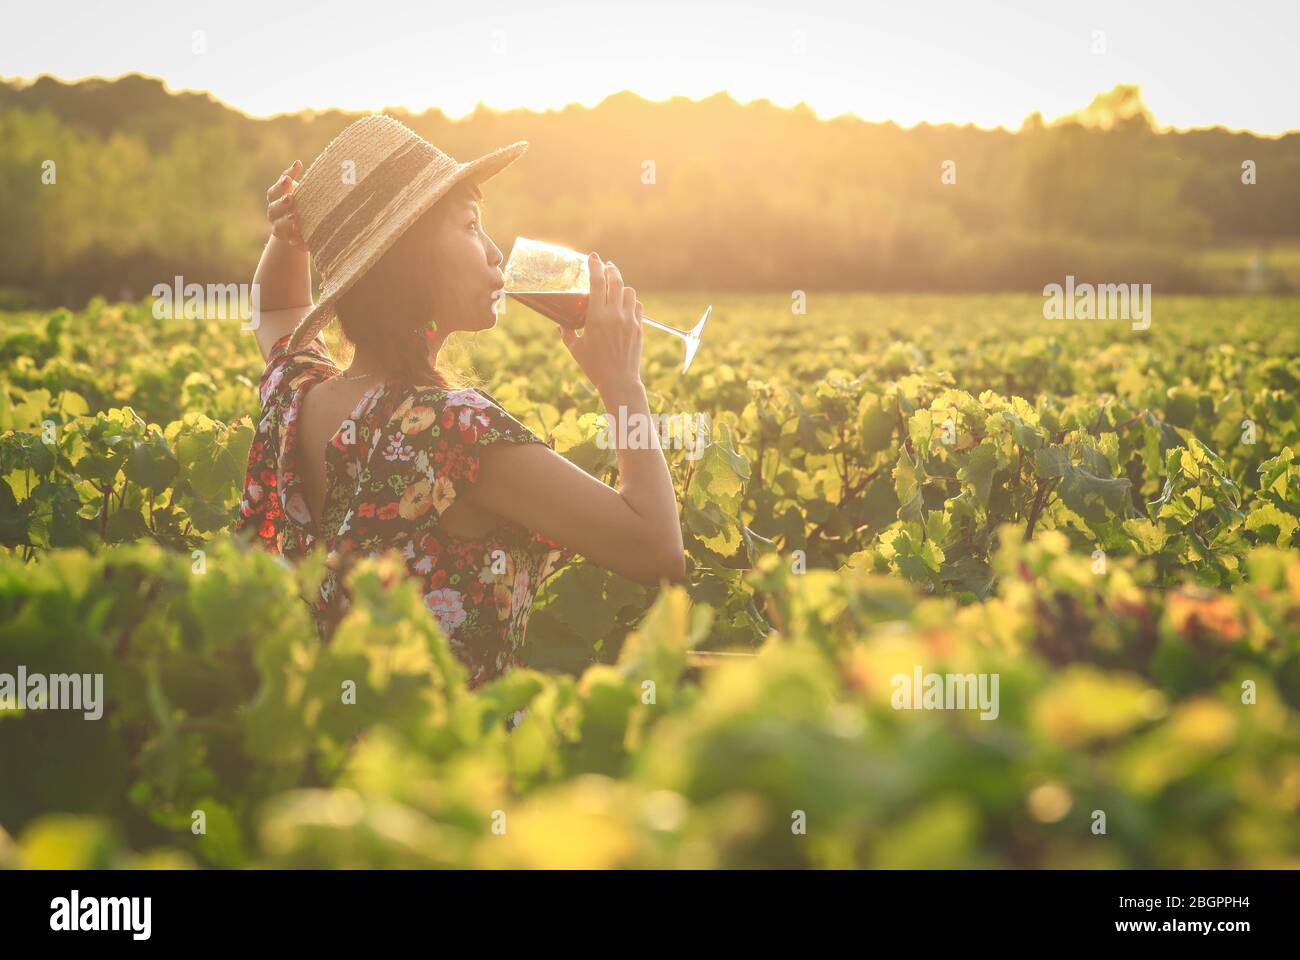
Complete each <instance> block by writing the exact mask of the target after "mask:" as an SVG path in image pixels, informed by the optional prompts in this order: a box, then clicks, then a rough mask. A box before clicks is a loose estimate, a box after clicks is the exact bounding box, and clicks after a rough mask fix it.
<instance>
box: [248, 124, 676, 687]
mask: <svg viewBox="0 0 1300 960" xmlns="http://www.w3.org/2000/svg"><path fill="white" fill-rule="evenodd" d="M526 148H527V142H526V141H520V142H517V143H514V144H511V145H510V146H508V147H503V148H501V149H499V150H496V151H494V152H492V153H490V154H487V155H485V156H483V157H480V158H479V159H477V160H475V161H473V162H471V163H467V164H462V163H460V162H458V161H456V160H454V159H452V158H451V157H450V156H448V155H447V154H445V153H443V152H442V151H440V150H438V149H437V148H436V147H434V146H433V145H432V144H429V143H428V142H427V141H425V140H423V139H422V138H420V137H419V136H418V135H416V134H415V133H414V132H413V131H411V130H409V129H408V128H406V127H405V126H404V125H402V124H401V123H399V122H398V121H396V120H393V119H392V118H390V117H385V116H369V117H364V118H362V119H361V120H358V121H357V122H356V123H353V124H352V125H350V126H349V127H348V128H347V129H345V130H344V131H343V132H342V133H341V134H340V135H339V136H338V137H336V138H335V140H334V141H332V142H331V143H330V144H329V146H327V147H326V148H325V150H324V151H323V152H322V153H321V155H320V156H319V157H318V158H317V159H316V161H315V162H314V163H313V164H312V166H311V168H310V169H308V170H307V172H306V174H305V175H304V176H302V179H301V180H297V179H295V177H296V176H297V175H298V174H299V173H300V172H301V164H299V163H298V162H297V161H295V162H294V164H293V165H291V166H290V167H289V169H288V170H286V171H285V172H284V174H283V175H282V176H281V177H280V179H279V180H278V181H277V182H276V183H275V185H274V186H272V187H271V189H270V190H269V191H268V193H267V200H268V208H267V215H268V217H269V219H270V220H271V222H272V225H273V226H272V230H271V237H270V239H269V240H268V242H267V245H266V249H265V250H264V251H263V252H262V258H261V261H260V262H259V264H258V267H257V273H256V275H255V276H254V278H253V280H254V284H255V289H257V290H258V292H259V298H260V299H259V304H260V311H259V316H258V322H257V324H256V334H257V341H258V345H259V346H260V347H261V350H262V354H263V356H264V357H265V359H266V369H265V371H264V372H263V374H262V377H261V383H260V387H259V395H260V399H261V404H262V411H261V416H260V418H259V422H258V429H257V433H256V435H255V438H254V442H253V446H252V449H251V450H250V452H249V463H248V475H247V477H246V479H245V487H244V498H243V501H242V502H241V504H240V518H239V521H238V523H237V526H236V529H237V530H247V531H249V535H250V536H252V535H255V536H256V537H257V538H258V539H259V540H260V542H261V543H263V544H264V545H265V546H266V547H268V548H269V549H271V550H273V551H275V552H277V553H280V554H282V555H284V556H286V557H289V558H300V557H301V556H302V555H304V554H305V553H306V552H307V551H308V550H310V549H311V548H312V547H313V546H314V545H315V544H316V542H317V541H318V540H319V541H321V542H322V543H323V545H324V548H325V550H326V551H327V553H328V559H329V568H330V570H329V573H328V575H327V577H326V579H325V581H324V582H323V583H322V585H321V589H320V595H319V597H318V598H317V599H316V600H315V601H314V602H313V603H312V605H311V606H312V612H313V616H314V617H315V619H316V622H317V625H318V628H319V629H320V632H321V637H322V639H324V640H326V641H328V639H329V637H330V636H331V634H332V631H333V629H334V627H335V626H336V625H337V623H338V620H339V618H340V617H341V616H342V614H343V612H344V611H345V610H346V608H347V605H348V602H349V598H348V597H347V596H346V595H345V591H344V590H343V587H342V575H343V573H344V571H345V570H346V568H347V566H348V563H349V561H350V560H354V559H355V558H357V557H359V556H365V555H374V554H376V553H379V552H381V551H383V550H385V549H388V548H392V549H396V550H398V551H400V552H401V554H402V556H403V557H404V558H405V560H406V573H407V575H409V576H410V577H411V578H413V579H414V580H415V581H416V582H417V584H418V585H419V589H420V592H421V594H422V595H423V597H424V602H425V605H426V606H427V607H428V609H429V612H430V615H431V616H433V617H434V618H436V619H437V621H438V623H439V625H440V626H441V627H442V629H443V631H444V633H446V634H447V636H448V637H449V639H450V642H451V646H452V648H453V649H454V650H455V651H456V653H457V655H458V656H459V657H460V658H461V659H462V660H463V661H464V662H465V663H466V665H467V666H468V668H469V670H470V674H471V678H470V684H471V686H472V687H474V686H478V685H480V684H482V683H483V682H485V681H487V680H489V679H491V678H493V677H495V676H497V675H498V674H500V673H501V672H503V671H504V670H506V669H508V668H509V667H510V666H511V665H512V664H517V663H519V662H520V652H521V648H522V645H523V641H524V632H525V628H526V626H527V620H528V611H529V607H530V605H531V603H532V601H533V598H534V596H535V595H536V592H537V588H538V586H539V585H540V583H541V582H542V580H544V579H545V578H546V577H547V576H549V575H550V573H551V572H552V571H553V570H554V569H555V568H556V567H557V566H558V565H559V564H560V563H562V562H566V561H568V560H570V559H572V558H573V557H574V556H575V555H576V554H581V555H582V556H583V557H584V558H586V559H587V560H589V561H591V562H593V563H597V564H600V565H601V566H603V567H607V568H608V569H610V570H613V571H614V572H616V573H619V574H622V575H624V576H626V577H630V578H631V579H633V580H636V581H638V582H640V583H644V584H649V585H657V584H659V583H660V582H661V581H662V580H664V579H667V580H677V579H681V578H682V576H683V575H684V560H683V551H682V537H681V527H680V524H679V521H678V515H677V503H676V498H675V495H674V492H673V487H672V478H671V475H670V473H669V470H668V464H667V462H666V461H665V459H664V455H663V451H662V450H661V449H660V448H659V446H658V441H657V438H654V437H653V436H652V441H651V446H650V447H649V448H648V449H619V450H618V451H617V457H618V467H619V478H620V488H619V489H618V490H615V489H613V488H612V487H610V486H607V485H606V484H603V483H601V482H600V481H599V480H596V479H594V478H593V477H591V476H590V475H588V474H587V473H585V472H584V471H583V470H581V469H579V468H578V467H576V466H574V465H573V464H571V463H569V462H568V461H567V460H565V459H564V458H563V457H561V456H559V455H558V454H557V453H555V452H554V451H553V450H551V449H550V448H549V447H548V446H546V444H545V443H544V442H543V441H542V440H541V438H540V437H538V436H537V435H536V434H534V433H533V432H532V431H530V430H529V429H528V428H526V427H525V426H524V425H523V424H521V423H520V422H519V421H518V420H516V419H515V418H514V417H512V416H511V415H510V414H509V413H507V412H506V411H505V410H504V409H502V408H501V406H500V405H499V404H498V403H497V402H496V401H495V400H494V399H493V398H492V397H491V396H490V395H489V394H487V393H486V392H485V391H481V390H475V389H471V388H468V387H465V386H463V385H462V384H461V382H460V381H459V380H458V379H457V378H456V377H455V376H454V374H452V373H450V372H449V371H447V370H446V369H444V368H443V367H442V366H441V365H440V364H439V362H438V355H439V351H440V349H441V347H442V345H443V344H444V343H445V342H446V340H447V338H448V337H449V336H450V335H451V334H453V333H456V332H457V331H478V330H487V329H490V328H491V327H493V326H494V325H495V324H496V306H497V303H498V301H499V299H500V296H501V291H502V288H503V280H502V273H501V265H502V255H501V251H500V249H499V248H498V247H497V245H496V244H495V243H493V242H492V240H491V238H490V237H489V236H488V234H487V232H486V231H485V230H484V227H483V220H482V211H481V209H480V206H479V201H480V199H481V198H482V192H481V189H480V185H481V184H482V183H484V182H485V181H487V180H488V179H490V178H491V177H492V176H495V175H496V174H497V173H499V172H500V171H501V170H503V169H505V167H507V166H509V165H510V164H511V163H513V162H514V160H516V159H517V158H518V157H519V156H521V155H522V154H523V153H524V151H525V150H526ZM308 253H310V254H311V258H312V260H313V261H314V263H315V265H316V268H317V270H318V272H319V273H320V275H321V300H320V302H319V303H316V304H313V303H312V295H311V279H310V272H309V266H308ZM589 266H590V268H591V269H590V274H591V305H590V307H589V309H588V311H587V322H586V326H585V329H584V331H583V332H582V334H581V335H579V334H577V333H575V332H573V331H569V330H561V331H560V333H561V336H562V339H563V342H564V345H565V346H566V347H567V348H568V350H569V352H570V354H571V355H572V356H573V358H574V359H575V360H577V362H578V364H579V366H580V367H581V368H582V370H583V372H584V373H585V374H586V376H587V377H588V378H590V380H591V383H592V385H593V386H594V387H595V388H596V390H597V391H598V393H599V395H600V397H601V399H602V401H603V402H604V405H605V407H606V408H607V409H608V410H610V411H619V410H620V408H622V409H624V410H625V411H626V414H625V415H627V416H631V417H635V416H645V417H648V415H649V407H648V404H647V401H646V392H645V388H644V386H643V385H642V383H641V378H640V361H641V303H640V301H638V300H637V299H636V292H635V290H634V289H633V288H632V287H629V286H627V285H625V284H624V282H623V278H622V276H621V275H620V273H619V270H618V268H617V267H616V266H615V265H614V264H613V263H606V262H604V261H602V260H601V259H600V257H598V256H597V255H596V254H594V253H593V254H591V256H590V264H589ZM335 316H336V317H337V318H338V320H339V321H340V325H341V328H342V334H343V337H344V339H345V340H346V341H348V342H349V343H350V344H351V345H352V348H353V355H352V359H351V363H350V365H349V366H348V367H347V368H346V369H342V368H340V366H339V365H338V364H337V363H335V362H334V360H333V358H332V357H331V356H330V353H329V351H328V350H327V349H326V346H325V342H324V339H323V338H322V337H321V336H320V333H319V331H320V329H321V328H322V327H323V326H324V324H325V323H326V322H327V321H328V320H329V319H330V318H331V317H335ZM650 433H651V434H652V435H653V433H654V432H653V431H650ZM614 435H619V434H614ZM499 441H506V442H499Z"/></svg>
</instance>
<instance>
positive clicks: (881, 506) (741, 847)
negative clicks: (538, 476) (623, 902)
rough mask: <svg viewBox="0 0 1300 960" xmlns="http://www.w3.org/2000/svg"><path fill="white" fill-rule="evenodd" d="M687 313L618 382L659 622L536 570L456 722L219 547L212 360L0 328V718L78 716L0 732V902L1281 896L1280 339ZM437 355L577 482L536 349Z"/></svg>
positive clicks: (1293, 820)
mask: <svg viewBox="0 0 1300 960" xmlns="http://www.w3.org/2000/svg"><path fill="white" fill-rule="evenodd" d="M711 301H712V302H713V304H714V315H713V318H712V319H711V320H710V328H709V330H708V331H707V333H706V336H705V340H704V346H703V349H702V350H701V352H700V354H699V357H698V358H697V360H696V361H695V364H694V366H693V367H692V368H691V372H690V373H689V374H688V375H686V376H682V375H681V374H680V356H679V353H678V352H677V351H678V350H679V347H680V344H678V343H677V341H675V340H673V339H671V338H668V337H661V336H659V335H658V334H656V333H654V332H647V334H646V337H645V351H646V358H645V363H644V367H643V379H644V381H645V383H646V387H647V392H648V393H649V395H650V400H651V406H652V409H653V410H654V411H656V412H659V413H663V414H665V415H669V416H681V417H682V422H688V423H690V424H691V426H689V427H687V428H686V429H690V430H695V429H697V428H698V430H699V431H701V435H700V436H687V437H680V436H677V437H670V438H669V439H668V442H666V443H665V444H664V446H665V453H666V455H667V458H668V461H669V464H670V466H671V469H672V471H673V475H674V480H675V484H676V487H677V491H678V497H679V502H680V507H681V522H682V528H683V535H684V539H685V541H686V545H687V552H688V563H687V572H688V582H687V583H685V584H681V585H676V586H671V587H667V588H665V589H662V590H655V589H650V588H646V587H643V586H640V585H638V584H636V583H633V582H631V581H629V580H626V579H623V578H621V577H618V576H616V575H614V574H612V573H608V572H606V571H604V570H603V569H601V568H598V567H596V566H594V565H591V564H588V563H583V562H578V563H575V564H571V565H569V566H567V567H566V568H564V569H563V570H561V572H559V573H558V574H556V575H555V576H554V577H553V578H552V579H551V580H549V581H548V582H547V585H546V587H545V588H544V590H543V592H542V594H541V596H539V598H538V601H537V605H536V606H535V607H534V609H533V611H532V614H531V617H530V619H529V628H528V636H529V641H530V642H529V654H528V667H527V668H526V669H521V670H515V671H513V672H511V673H509V674H507V675H506V676H504V677H503V678H501V679H499V680H497V681H495V682H492V683H490V684H488V685H486V686H483V687H481V688H479V689H477V690H474V691H469V690H467V689H466V683H465V679H466V672H465V670H464V669H463V667H462V666H461V665H460V663H459V662H458V661H457V660H456V659H455V658H454V657H453V656H452V655H451V654H450V652H449V648H448V645H447V642H446V639H445V637H443V636H442V634H441V633H440V632H439V630H438V628H437V626H436V622H435V621H434V620H433V619H432V618H431V617H429V616H428V613H427V611H426V610H425V609H424V607H423V603H422V601H421V599H420V596H419V594H418V593H417V592H416V590H415V589H414V587H413V586H412V585H410V584H409V583H406V582H404V581H403V580H402V578H401V576H400V571H401V569H402V562H401V558H400V557H398V556H397V555H395V554H393V555H386V556H379V557H374V558H370V559H367V560H365V561H363V562H362V563H360V564H359V565H358V566H357V567H356V569H355V571H354V572H353V573H352V575H351V576H352V583H351V588H352V592H353V595H354V602H353V606H352V608H351V610H350V612H349V614H348V617H347V618H346V619H345V621H344V622H343V624H342V626H341V627H340V629H339V631H338V633H337V635H336V636H335V638H334V639H333V641H332V642H331V643H330V644H329V645H328V646H322V645H321V644H320V643H319V642H318V640H317V637H316V634H315V632H314V630H313V628H312V625H311V620H310V617H309V615H308V611H307V608H306V605H305V604H304V603H303V601H302V599H301V598H302V597H304V596H308V595H310V594H311V592H312V591H313V589H314V585H315V583H317V582H318V581H319V578H320V576H321V574H322V571H323V560H324V558H323V557H319V556H318V557H314V558H313V559H312V561H311V562H308V563H306V564H304V565H303V566H302V567H300V568H294V567H291V566H289V565H287V564H285V563H283V562H282V561H280V560H279V559H277V558H275V557H273V556H270V555H269V554H266V553H265V552H263V551H261V550H259V549H257V548H256V547H255V546H253V545H251V544H249V543H247V542H245V541H243V540H242V539H240V538H238V537H235V536H233V535H232V534H231V532H230V531H231V526H232V523H233V520H234V517H235V514H236V511H237V505H238V503H239V499H240V494H241V484H242V480H243V472H244V467H245V461H246V457H247V452H248V448H249V444H250V443H251V440H252V435H253V422H254V420H255V418H256V415H257V391H256V384H257V380H258V377H259V375H260V373H261V361H260V358H259V356H258V352H257V348H256V346H255V344H254V343H253V339H252V336H251V335H250V334H248V333H243V332H241V331H240V329H239V323H238V321H236V320H231V321H205V320H200V319H188V320H186V319H177V320H158V319H155V318H154V316H153V313H152V311H151V310H150V306H149V304H148V303H143V304H109V303H106V302H104V301H102V300H96V301H93V302H92V303H91V304H90V305H89V307H88V308H87V309H85V310H84V311H80V312H71V311H65V310H56V311H52V312H23V313H20V312H14V313H6V314H3V315H0V316H2V320H3V324H2V326H0V384H3V389H0V477H3V479H4V481H5V482H4V483H3V484H0V674H5V673H9V674H12V673H14V672H15V671H16V670H17V669H18V667H19V666H20V665H22V666H25V667H26V669H27V670H28V671H41V672H44V673H47V674H59V673H78V674H102V675H103V677H104V683H103V690H104V704H103V715H102V717H101V718H100V719H97V720H88V719H86V718H84V717H83V716H82V714H81V713H79V712H69V711H53V710H48V711H47V710H39V709H28V710H4V711H0V777H2V778H3V782H2V784H0V866H37V867H40V866H71V867H113V866H128V867H140V866H176V865H179V866H196V867H268V866H269V867H282V866H292V867H298V866H312V867H315V866H322V867H366V866H375V867H409V866H435V867H436V866H452V867H462V866H464V867H516V866H522V867H573V866H579V867H745V868H752V867H830V868H840V867H1086V868H1094V867H1095V868H1104V867H1115V868H1151V867H1196V868H1201V867H1279V866H1287V867H1292V868H1295V867H1300V532H1298V530H1300V453H1298V452H1300V408H1298V406H1297V404H1298V401H1297V399H1296V391H1297V387H1300V304H1297V302H1296V301H1294V300H1288V299H1280V298H1258V299H1247V298H1233V299H1221V300H1220V299H1207V298H1175V297H1167V298H1157V299H1156V303H1155V311H1154V317H1153V320H1152V324H1151V327H1150V329H1148V330H1145V331H1135V330H1133V329H1131V327H1130V324H1128V323H1127V322H1124V321H1101V320H1070V321H1065V320H1061V321H1055V320H1053V321H1048V320H1044V319H1043V310H1042V298H1041V297H1036V296H1020V295H996V296H994V295H989V296H920V295H916V296H884V295H880V296H877V295H849V294H841V295H830V294H813V295H811V296H810V297H809V299H808V302H807V307H806V312H801V311H800V310H799V309H797V307H798V304H797V303H796V309H792V306H791V301H790V299H789V298H788V297H786V296H784V295H782V294H779V293H778V294H771V295H758V294H753V295H745V296H740V295H734V296H714V297H712V298H711ZM699 303H700V296H699V295H698V294H695V293H692V294H682V295H680V296H674V297H657V298H654V299H653V300H652V299H651V298H649V297H648V298H647V309H648V311H649V312H651V313H653V314H654V315H655V316H656V317H658V318H659V319H662V320H664V321H665V322H668V323H674V324H677V325H678V326H687V327H688V326H690V324H691V322H692V319H691V318H692V317H693V316H694V315H697V313H698V310H697V307H698V304H699ZM465 343H466V348H465V351H464V356H463V358H462V360H461V361H458V365H459V366H460V367H461V368H462V369H463V370H464V371H465V372H472V373H475V374H477V375H478V377H479V378H480V382H481V384H482V385H484V386H485V387H486V388H487V389H490V391H491V392H492V394H493V396H494V397H495V398H496V399H497V400H499V401H500V402H501V403H502V405H503V406H505V407H506V408H507V409H508V410H509V411H510V412H511V413H513V414H514V415H515V416H516V417H518V418H519V419H520V420H521V421H523V422H524V423H525V424H526V425H528V426H529V427H530V428H532V429H533V430H534V431H536V432H537V433H538V434H540V435H541V436H543V437H545V438H547V440H548V442H550V443H552V444H553V445H554V447H555V449H556V450H557V451H558V452H560V453H561V454H563V455H564V456H565V457H567V458H568V459H570V460H571V461H572V462H574V463H576V464H577V465H579V466H580V467H582V468H583V469H584V470H586V471H587V472H588V473H590V474H592V475H594V476H597V477H599V478H601V479H604V480H606V481H607V482H610V483H614V484H616V483H617V477H616V474H615V462H616V461H615V452H614V451H613V450H611V449H607V448H606V446H605V445H603V444H602V443H600V442H599V434H600V431H601V427H602V425H603V424H602V420H601V414H602V412H603V411H602V408H601V406H600V402H599V398H598V397H597V395H596V393H595V391H594V389H592V388H591V387H590V386H589V385H588V384H586V383H585V381H584V380H583V379H582V377H581V375H580V373H579V371H578V370H577V367H576V365H575V364H574V363H573V361H572V360H571V359H570V358H569V357H568V355H567V354H566V353H565V352H564V350H563V348H562V347H561V346H560V344H559V343H558V341H557V340H556V338H555V336H554V333H553V330H552V328H551V325H550V324H549V323H548V322H546V321H544V320H542V319H540V318H539V317H537V316H535V315H533V314H531V313H528V312H527V311H525V310H523V309H522V308H520V307H518V306H516V305H512V306H511V307H510V308H509V310H508V311H507V314H506V316H505V317H504V318H503V319H502V321H501V323H500V325H499V327H498V328H497V329H495V330H493V331H491V332H489V333H486V334H480V335H478V336H477V337H475V338H474V339H472V340H467V341H465ZM683 415H684V416H683ZM679 441H680V442H679ZM914 672H915V673H916V674H917V675H918V676H919V675H920V674H922V673H924V674H940V675H952V674H957V675H962V676H965V675H971V674H974V675H977V676H980V677H995V678H996V680H997V683H996V686H994V688H993V689H994V690H996V692H997V697H998V704H997V706H996V709H995V710H993V711H989V713H992V714H993V715H991V716H990V715H985V716H982V715H981V713H980V711H978V710H971V709H961V708H957V709H936V708H935V707H934V705H933V704H930V702H929V698H928V697H927V698H926V703H925V707H926V708H925V709H916V707H920V706H922V704H920V703H915V704H912V705H911V706H912V707H913V708H912V709H903V708H900V705H899V702H898V684H897V682H896V678H897V677H899V676H900V675H901V676H904V677H907V678H911V677H912V676H913V674H914ZM918 686H919V684H918ZM341 690H350V691H352V695H351V696H341V694H340V691H341ZM949 706H951V705H950V704H949ZM517 711H524V712H523V713H522V714H521V716H522V720H521V721H520V722H519V724H518V726H516V727H514V728H513V729H510V727H509V726H508V724H507V723H506V720H507V718H509V717H511V716H512V715H513V714H515V713H516V712H517Z"/></svg>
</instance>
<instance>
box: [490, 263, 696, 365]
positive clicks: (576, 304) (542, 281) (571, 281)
mask: <svg viewBox="0 0 1300 960" xmlns="http://www.w3.org/2000/svg"><path fill="white" fill-rule="evenodd" d="M587 262H588V261H587V255H586V254H584V253H578V252H577V251H576V250H570V249H569V248H567V247H561V246H558V245H556V244H554V243H546V242H545V241H542V240H530V239H528V238H527V237H518V238H516V239H515V245H514V246H513V247H512V248H511V249H510V258H509V259H508V260H507V261H506V267H505V284H506V285H505V295H506V296H508V297H513V298H514V299H516V300H518V301H519V302H520V303H522V304H524V305H525V306H527V307H531V308H532V309H534V310H536V311H537V312H538V313H540V314H541V315H542V316H544V317H546V318H547V319H548V320H551V321H554V322H555V323H558V324H559V325H560V326H562V327H568V328H569V329H570V330H581V329H582V327H583V325H584V324H585V323H586V322H587V302H588V300H589V298H590V295H591V276H590V274H589V273H588V267H587ZM712 311H713V305H712V304H710V305H709V307H708V309H707V310H705V311H704V316H702V317H700V322H699V323H697V324H696V325H695V326H694V327H692V328H691V329H690V330H678V329H677V328H676V327H671V326H669V325H668V324H666V323H660V322H659V321H658V320H652V319H651V318H650V317H646V316H642V318H641V322H642V323H644V324H646V325H648V326H651V327H654V328H655V329H656V330H662V331H663V332H664V333H671V334H672V335H673V336H674V337H680V338H681V339H682V340H683V341H684V342H685V344H686V363H685V364H684V365H683V366H682V373H686V371H687V370H689V369H691V361H693V360H694V359H695V354H696V352H697V351H698V350H699V349H700V337H701V336H702V335H703V333H704V324H705V322H706V321H707V320H708V319H709V314H710V313H711V312H712Z"/></svg>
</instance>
